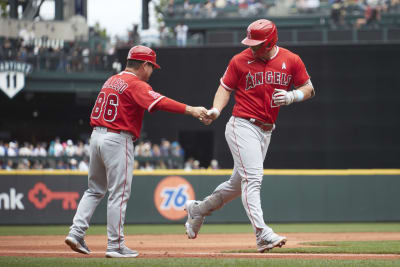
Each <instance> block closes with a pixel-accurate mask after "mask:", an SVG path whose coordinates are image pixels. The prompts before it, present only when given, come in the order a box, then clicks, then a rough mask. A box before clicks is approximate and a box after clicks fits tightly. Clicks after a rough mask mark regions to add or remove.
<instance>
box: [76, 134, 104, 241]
mask: <svg viewBox="0 0 400 267" xmlns="http://www.w3.org/2000/svg"><path fill="white" fill-rule="evenodd" d="M103 136H104V134H101V133H96V132H93V134H92V136H91V139H90V163H89V173H88V189H87V190H86V191H85V193H84V194H83V197H82V199H81V200H80V202H79V205H78V209H77V211H76V214H75V216H74V219H73V224H72V226H71V227H70V234H72V235H75V236H77V237H80V238H84V237H85V233H86V230H87V229H88V228H89V222H90V219H91V218H92V215H93V213H94V211H95V209H96V207H97V205H98V204H99V203H100V201H101V200H102V199H103V197H104V195H105V193H106V190H107V177H106V175H105V174H106V172H105V167H104V164H103V161H102V159H101V155H100V149H99V146H100V143H101V139H102V137H103Z"/></svg>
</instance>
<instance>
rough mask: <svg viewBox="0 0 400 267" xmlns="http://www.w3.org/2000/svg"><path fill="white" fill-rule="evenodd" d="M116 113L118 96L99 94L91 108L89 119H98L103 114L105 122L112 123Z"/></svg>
mask: <svg viewBox="0 0 400 267" xmlns="http://www.w3.org/2000/svg"><path fill="white" fill-rule="evenodd" d="M117 113H118V96H117V95H116V94H109V95H108V96H107V95H106V93H104V92H100V94H99V95H98V97H97V99H96V104H95V105H94V107H93V110H92V115H91V117H92V118H93V119H96V120H97V119H98V118H100V116H101V114H103V119H104V120H105V121H109V122H111V121H114V120H115V118H116V117H117Z"/></svg>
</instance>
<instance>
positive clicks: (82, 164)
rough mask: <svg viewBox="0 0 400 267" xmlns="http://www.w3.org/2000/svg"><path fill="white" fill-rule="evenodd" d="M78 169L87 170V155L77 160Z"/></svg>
mask: <svg viewBox="0 0 400 267" xmlns="http://www.w3.org/2000/svg"><path fill="white" fill-rule="evenodd" d="M78 169H79V170H80V171H82V172H87V171H89V159H88V157H83V159H82V160H81V161H80V162H79V167H78Z"/></svg>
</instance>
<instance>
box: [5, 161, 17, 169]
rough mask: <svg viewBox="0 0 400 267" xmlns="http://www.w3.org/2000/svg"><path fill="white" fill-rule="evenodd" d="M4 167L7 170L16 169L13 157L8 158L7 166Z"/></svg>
mask: <svg viewBox="0 0 400 267" xmlns="http://www.w3.org/2000/svg"><path fill="white" fill-rule="evenodd" d="M4 169H6V170H8V171H11V170H14V169H15V167H14V163H13V161H12V160H11V159H9V160H7V164H6V166H5V167H4Z"/></svg>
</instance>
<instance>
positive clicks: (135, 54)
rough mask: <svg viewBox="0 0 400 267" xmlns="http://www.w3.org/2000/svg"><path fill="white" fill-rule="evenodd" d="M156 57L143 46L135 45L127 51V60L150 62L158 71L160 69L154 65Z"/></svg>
mask: <svg viewBox="0 0 400 267" xmlns="http://www.w3.org/2000/svg"><path fill="white" fill-rule="evenodd" d="M156 57H157V55H156V52H154V51H153V49H151V48H149V47H147V46H144V45H136V46H134V47H132V48H131V49H130V50H129V53H128V57H127V59H134V60H141V61H145V62H150V63H151V64H153V66H154V67H156V68H157V69H159V68H161V67H160V65H158V64H157V63H156Z"/></svg>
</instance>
